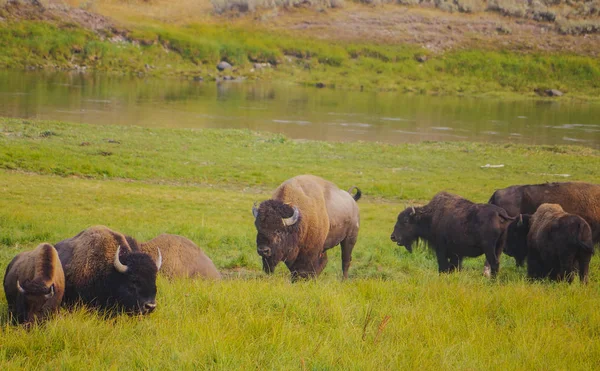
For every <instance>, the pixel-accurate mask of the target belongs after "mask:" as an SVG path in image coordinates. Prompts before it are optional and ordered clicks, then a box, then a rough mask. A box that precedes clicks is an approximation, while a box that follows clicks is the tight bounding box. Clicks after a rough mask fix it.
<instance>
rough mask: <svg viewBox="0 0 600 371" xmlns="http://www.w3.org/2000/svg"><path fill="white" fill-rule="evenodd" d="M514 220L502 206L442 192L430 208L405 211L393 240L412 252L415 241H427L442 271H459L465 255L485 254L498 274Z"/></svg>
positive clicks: (400, 217)
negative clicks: (507, 229)
mask: <svg viewBox="0 0 600 371" xmlns="http://www.w3.org/2000/svg"><path fill="white" fill-rule="evenodd" d="M513 219H514V218H512V217H510V216H509V215H508V214H507V213H506V211H505V210H504V209H502V208H500V207H497V206H494V205H489V204H476V203H473V202H471V201H469V200H466V199H464V198H462V197H459V196H456V195H453V194H450V193H447V192H440V193H438V194H436V195H435V196H434V197H433V199H432V200H431V201H430V202H429V203H428V204H427V205H425V206H422V207H409V208H407V209H406V210H404V211H402V212H401V213H400V214H399V215H398V220H397V222H396V225H395V226H394V232H393V233H392V235H391V240H392V241H393V242H396V243H397V244H398V245H401V246H405V247H406V249H407V250H408V251H409V252H412V245H413V243H414V242H415V241H416V240H418V239H423V240H425V241H427V242H428V243H429V244H430V246H431V247H432V248H433V249H434V250H435V253H436V256H437V262H438V268H439V272H452V271H454V270H456V269H460V268H461V263H462V260H463V258H464V257H465V256H468V257H475V256H479V255H481V254H485V257H486V259H487V261H488V262H489V264H490V267H491V274H492V275H496V274H497V272H498V268H499V264H500V263H499V257H500V255H501V254H502V249H503V247H504V239H505V232H506V227H507V226H508V224H509V222H510V221H511V220H513Z"/></svg>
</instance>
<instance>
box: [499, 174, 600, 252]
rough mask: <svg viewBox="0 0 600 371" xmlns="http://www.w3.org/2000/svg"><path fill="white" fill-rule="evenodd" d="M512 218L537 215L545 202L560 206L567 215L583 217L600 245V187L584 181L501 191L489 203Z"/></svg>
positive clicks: (519, 187) (526, 186) (518, 186)
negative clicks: (498, 207)
mask: <svg viewBox="0 0 600 371" xmlns="http://www.w3.org/2000/svg"><path fill="white" fill-rule="evenodd" d="M489 203H490V204H493V205H497V206H500V207H501V208H503V209H505V210H506V211H507V212H508V214H509V215H511V216H518V215H519V214H533V213H535V212H536V210H537V208H538V207H539V206H540V205H541V204H544V203H551V204H559V205H560V206H561V207H562V208H563V209H564V211H565V212H567V213H571V214H575V215H579V216H581V217H582V218H583V219H585V221H586V222H588V224H589V225H590V228H591V229H592V241H594V243H599V242H600V185H597V184H590V183H584V182H564V183H545V184H535V185H516V186H512V187H508V188H504V189H499V190H497V191H496V192H494V194H493V195H492V197H491V198H490V200H489Z"/></svg>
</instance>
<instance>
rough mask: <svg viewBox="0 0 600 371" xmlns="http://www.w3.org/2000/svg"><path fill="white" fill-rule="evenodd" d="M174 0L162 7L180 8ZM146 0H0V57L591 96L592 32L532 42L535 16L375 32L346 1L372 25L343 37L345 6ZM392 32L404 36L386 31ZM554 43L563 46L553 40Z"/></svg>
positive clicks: (374, 86) (202, 74)
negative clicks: (246, 11)
mask: <svg viewBox="0 0 600 371" xmlns="http://www.w3.org/2000/svg"><path fill="white" fill-rule="evenodd" d="M160 4H162V3H160ZM80 5H81V4H80ZM163 5H164V4H163ZM184 5H185V3H184V4H183V5H182V3H177V4H176V5H174V6H173V7H174V8H175V9H179V10H180V11H183V10H184V9H185V8H184ZM157 6H158V5H156V4H153V3H150V4H146V3H140V2H132V3H122V2H118V3H114V2H110V1H107V2H99V3H98V4H97V5H95V6H94V7H92V8H91V9H93V10H97V11H98V12H101V13H103V14H104V17H103V16H100V15H98V14H95V13H90V12H85V13H80V12H81V11H82V10H81V9H78V8H73V10H70V11H69V12H66V11H63V10H61V12H60V13H56V12H57V10H53V9H54V8H51V7H49V8H48V10H45V11H44V12H43V13H42V14H55V13H56V14H55V15H54V16H52V17H50V16H47V17H46V18H44V17H42V19H36V20H28V19H30V18H36V17H37V13H36V10H35V9H37V8H35V7H34V8H33V10H32V9H31V8H26V9H28V12H21V13H19V12H18V11H16V10H10V9H13V8H12V7H8V6H7V8H5V10H4V11H2V10H1V9H0V16H3V15H4V16H5V17H6V21H4V22H1V23H0V39H1V40H2V42H0V68H19V69H22V68H26V69H67V70H78V71H86V70H92V69H93V70H100V71H107V72H112V73H127V74H136V75H139V76H146V75H168V76H179V77H184V78H190V79H191V78H196V79H203V80H206V81H214V80H219V79H224V78H228V79H229V78H234V79H249V80H255V79H263V80H264V79H266V80H277V81H289V82H294V83H299V84H305V85H311V86H315V85H318V86H326V87H333V88H340V89H355V90H379V91H387V90H393V91H401V92H407V93H418V94H450V95H476V96H480V95H493V96H506V95H512V96H516V95H520V96H529V97H533V96H536V93H535V92H534V91H535V90H538V91H544V90H546V89H559V90H561V91H563V92H565V93H568V94H567V97H571V98H583V99H597V98H598V97H599V96H600V83H599V81H600V62H599V59H598V58H597V55H595V54H594V53H595V51H594V50H595V47H594V45H597V44H594V43H593V40H595V39H594V38H595V37H596V35H591V36H592V37H591V38H584V37H583V36H581V37H577V38H573V37H563V36H559V35H558V33H556V32H554V31H553V32H550V33H549V34H548V35H549V36H548V39H549V40H552V42H550V44H549V45H548V46H546V47H544V48H542V47H541V45H542V44H543V45H545V44H544V43H541V42H539V40H540V35H537V33H539V32H546V31H547V30H546V29H543V27H541V26H539V25H529V26H527V27H529V28H531V27H533V28H535V32H534V31H531V32H529V33H527V32H528V31H527V30H528V28H527V27H525V26H521V25H520V24H519V23H514V22H513V21H512V20H511V21H510V22H513V23H514V24H513V23H510V25H505V24H504V22H507V21H503V20H497V19H496V18H493V19H490V20H485V21H482V22H481V23H482V24H475V25H474V26H473V27H476V28H474V31H473V33H470V32H471V31H469V30H470V29H471V26H469V23H468V22H472V20H469V18H466V19H463V18H460V17H457V16H455V15H448V17H452V18H451V19H448V20H445V19H444V20H443V21H441V22H438V23H439V24H435V25H432V26H431V30H429V29H427V27H428V26H427V24H430V23H431V22H435V20H436V16H435V14H429V13H415V14H416V15H410V14H409V16H412V17H420V18H417V21H414V20H413V21H411V18H407V19H404V18H402V19H399V20H396V19H395V18H391V19H390V20H387V21H386V22H391V23H392V24H395V23H398V24H406V25H411V24H412V23H415V22H416V23H419V24H420V23H423V25H422V26H418V27H417V28H415V29H408V30H404V29H394V30H393V31H389V32H387V33H389V34H390V35H392V36H391V38H387V39H386V38H385V37H384V38H381V37H380V36H378V35H380V34H381V33H382V32H383V31H385V30H386V27H388V25H387V24H386V23H385V22H383V23H381V24H377V25H376V26H369V25H370V24H372V23H373V22H375V23H377V22H376V21H377V19H378V14H386V12H385V11H384V10H381V11H379V13H377V12H374V11H373V10H372V9H371V8H368V7H365V6H363V5H361V6H360V8H357V9H356V12H357V14H362V13H365V14H366V15H365V17H366V18H364V19H362V18H361V19H359V20H356V22H361V27H357V28H358V29H361V28H364V27H373V30H371V31H369V32H371V34H372V35H371V36H368V35H363V34H358V35H356V36H355V37H351V38H345V37H344V36H343V35H345V34H348V35H352V34H353V32H354V31H353V28H352V27H351V26H350V25H351V24H352V20H351V19H350V20H347V19H345V18H343V17H347V16H348V15H347V14H346V15H343V14H337V13H335V14H331V15H322V14H315V13H314V11H312V12H313V13H300V14H296V13H293V14H291V15H289V16H288V15H286V16H284V17H283V18H282V20H281V21H280V20H279V18H280V17H276V18H275V20H271V18H270V17H267V20H266V21H264V22H262V21H260V20H255V19H251V18H241V19H237V18H223V17H216V16H214V15H211V14H210V13H207V12H204V13H201V14H203V15H198V16H196V17H195V18H194V17H192V18H186V19H185V21H180V20H179V18H180V15H179V13H175V14H176V15H171V16H169V17H166V16H165V17H161V16H159V14H155V13H153V12H151V11H150V10H149V9H154V10H155V12H158V9H161V8H157ZM165 6H166V5H165ZM60 9H63V8H60ZM138 10H139V11H138ZM75 11H77V12H75ZM3 12H4V13H3ZM52 12H54V13H52ZM74 12H75V13H74ZM382 12H383V13H382ZM15 14H16V15H15ZM24 14H25V15H24ZM83 14H85V17H84V16H83ZM166 14H171V13H169V12H167V13H166ZM349 14H353V13H349ZM403 14H404V13H401V14H399V15H398V16H403V17H404V15H403ZM443 14H445V13H443ZM313 16H314V17H317V18H316V19H317V20H316V21H315V22H316V25H317V26H316V28H314V29H313V28H308V29H307V30H306V31H302V30H301V28H302V27H303V26H302V24H303V23H302V22H304V21H302V19H312V17H313ZM111 17H114V19H113V18H111ZM303 17H304V18H303ZM307 17H308V18H307ZM407 17H408V16H407ZM88 18H91V20H90V19H88ZM465 22H466V23H465ZM473 22H474V21H473ZM321 23H322V24H321ZM330 23H331V24H330ZM362 23H365V25H364V27H362ZM446 23H447V26H446ZM97 24H100V26H98V25H97ZM308 24H309V26H310V22H309V23H308ZM307 27H308V26H307ZM339 27H341V28H339ZM407 27H408V26H407ZM503 27H504V28H503ZM510 27H513V28H514V27H521V28H523V30H521V31H518V32H517V31H515V34H514V35H507V34H505V33H506V32H509V33H510V32H512V31H510ZM540 27H541V28H540ZM449 30H454V31H452V32H449ZM498 30H500V31H498ZM502 30H504V31H502ZM506 30H508V31H506ZM398 35H413V36H411V37H412V38H410V39H397V37H399V36H398ZM419 35H422V36H419ZM448 35H456V36H451V37H449V36H448ZM469 35H470V36H469ZM421 38H423V40H421ZM454 38H456V40H454ZM542 40H545V39H542ZM544 42H545V41H544ZM589 43H592V44H589ZM561 44H562V45H563V46H564V47H561V46H557V45H561ZM588 44H589V45H588ZM534 45H540V48H535V47H534ZM574 46H575V47H574ZM584 51H586V52H584ZM219 61H227V62H229V63H231V64H232V65H233V69H231V70H226V71H223V72H218V71H217V69H216V65H217V63H218V62H219Z"/></svg>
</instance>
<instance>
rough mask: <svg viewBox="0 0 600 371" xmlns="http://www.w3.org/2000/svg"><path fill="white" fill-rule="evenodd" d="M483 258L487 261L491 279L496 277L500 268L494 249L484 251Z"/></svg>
mask: <svg viewBox="0 0 600 371" xmlns="http://www.w3.org/2000/svg"><path fill="white" fill-rule="evenodd" d="M485 258H486V259H487V264H488V265H489V267H490V275H491V276H492V277H496V275H497V274H498V270H499V268H500V261H499V260H498V256H497V255H496V251H495V249H494V248H492V247H489V248H488V249H486V251H485Z"/></svg>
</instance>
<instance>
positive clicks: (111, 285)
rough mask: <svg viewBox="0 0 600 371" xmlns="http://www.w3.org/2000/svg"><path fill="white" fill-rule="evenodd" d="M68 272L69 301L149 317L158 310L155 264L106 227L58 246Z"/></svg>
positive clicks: (67, 299) (67, 296)
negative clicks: (79, 301)
mask: <svg viewBox="0 0 600 371" xmlns="http://www.w3.org/2000/svg"><path fill="white" fill-rule="evenodd" d="M56 250H57V251H58V255H59V257H60V261H61V263H62V266H63V269H64V271H65V281H66V289H65V301H66V302H68V303H72V302H74V301H76V300H78V299H81V300H82V302H84V303H86V304H89V305H93V306H98V307H100V308H106V309H108V308H115V309H121V310H125V311H126V312H129V313H142V314H145V313H149V312H152V311H153V310H154V308H155V307H156V301H155V297H156V273H157V272H158V270H159V269H160V266H161V260H162V259H161V256H160V252H159V254H158V259H157V261H156V262H155V261H154V260H153V259H152V258H151V257H150V255H148V254H146V253H143V252H135V251H132V249H131V247H130V246H129V244H128V242H127V240H126V239H125V236H123V235H122V234H120V233H118V232H115V231H112V230H110V229H108V228H107V227H104V226H95V227H91V228H88V229H86V230H84V231H83V232H81V233H79V234H78V235H77V236H75V237H73V238H69V239H66V240H64V241H61V242H59V243H57V244H56Z"/></svg>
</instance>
